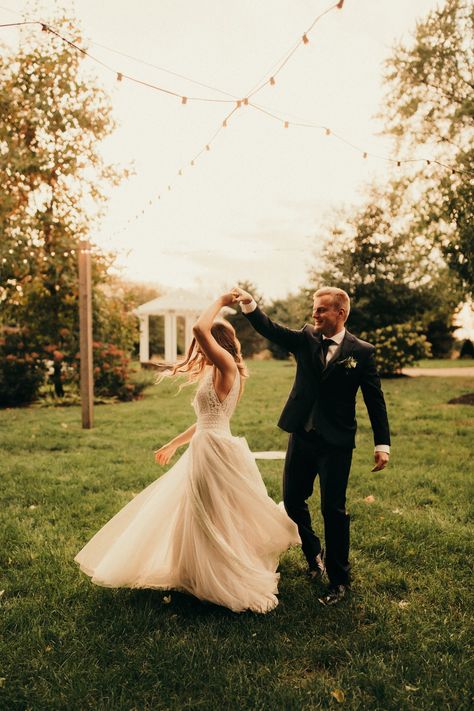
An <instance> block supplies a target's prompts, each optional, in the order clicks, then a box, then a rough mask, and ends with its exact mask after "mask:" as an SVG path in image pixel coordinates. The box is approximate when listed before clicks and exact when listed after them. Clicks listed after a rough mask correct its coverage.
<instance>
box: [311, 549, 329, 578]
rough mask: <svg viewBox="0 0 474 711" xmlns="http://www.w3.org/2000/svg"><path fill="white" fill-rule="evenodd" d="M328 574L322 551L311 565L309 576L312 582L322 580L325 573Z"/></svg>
mask: <svg viewBox="0 0 474 711" xmlns="http://www.w3.org/2000/svg"><path fill="white" fill-rule="evenodd" d="M325 572H326V567H325V565H324V561H323V555H322V551H321V553H318V555H317V556H316V558H313V560H312V561H311V562H310V563H309V568H308V575H309V577H310V578H311V580H321V579H322V577H323V575H324V573H325Z"/></svg>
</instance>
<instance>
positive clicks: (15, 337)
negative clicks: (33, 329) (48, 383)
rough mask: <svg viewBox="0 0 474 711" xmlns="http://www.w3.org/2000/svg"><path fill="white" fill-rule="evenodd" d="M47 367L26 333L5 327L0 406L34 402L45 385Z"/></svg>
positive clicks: (0, 346)
mask: <svg viewBox="0 0 474 711" xmlns="http://www.w3.org/2000/svg"><path fill="white" fill-rule="evenodd" d="M45 372H46V366H45V363H44V361H43V359H42V357H41V356H40V354H39V353H37V352H36V351H35V350H34V347H33V346H32V345H31V344H30V342H29V332H28V330H27V329H20V328H8V327H4V328H2V331H1V337H0V406H2V407H6V406H12V405H21V404H24V403H29V402H32V401H33V400H36V398H37V397H38V391H39V389H40V387H41V385H42V383H43V381H44V377H45Z"/></svg>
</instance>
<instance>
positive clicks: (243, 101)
mask: <svg viewBox="0 0 474 711" xmlns="http://www.w3.org/2000/svg"><path fill="white" fill-rule="evenodd" d="M343 4H344V0H341V2H338V3H337V4H336V5H332V6H331V7H329V8H327V9H326V10H325V11H324V12H322V13H320V14H319V15H318V16H317V17H316V18H315V20H314V21H313V23H312V24H311V26H310V27H309V28H308V30H307V31H306V32H305V33H304V34H303V44H308V42H309V37H308V35H309V33H310V32H311V30H312V29H313V28H314V26H315V24H316V23H317V22H318V21H319V20H320V19H321V18H322V17H323V16H324V15H326V14H327V13H328V12H330V11H331V10H333V9H335V8H337V9H342V7H343ZM15 24H16V25H20V24H38V23H37V22H29V23H26V22H24V23H15ZM39 24H41V26H42V30H44V31H51V32H52V34H55V35H56V36H57V37H59V38H60V39H62V40H63V41H65V42H66V43H67V44H69V45H70V46H72V47H74V48H75V49H76V50H78V51H80V52H81V53H83V54H85V55H87V56H89V57H90V58H91V59H93V60H94V61H96V62H98V63H99V64H101V65H103V66H104V67H106V68H107V69H110V67H108V66H107V65H105V64H104V63H103V62H101V61H100V60H97V59H95V58H94V57H91V55H89V54H88V53H87V52H86V51H85V50H83V49H82V48H80V47H78V46H77V45H75V44H74V43H73V42H70V41H69V40H67V39H66V38H64V37H62V35H60V34H59V33H57V32H56V31H55V30H53V29H52V28H50V27H49V26H48V25H47V24H46V23H39ZM4 26H7V25H0V27H4ZM8 26H13V25H8ZM298 46H301V40H299V41H298V43H297V45H296V46H295V47H293V48H292V49H291V51H290V52H289V54H287V56H286V57H285V58H284V60H283V61H282V62H281V63H280V64H279V66H278V68H277V69H276V71H274V72H273V73H272V75H271V76H270V77H269V78H268V79H267V80H266V81H264V82H263V84H261V85H260V86H258V87H257V88H256V89H254V90H253V91H252V92H250V93H249V94H248V96H247V97H245V98H244V99H238V100H236V101H235V107H234V109H233V110H232V111H231V112H230V114H229V115H228V116H226V117H225V118H224V120H223V121H222V124H221V126H220V127H219V128H218V129H217V131H216V132H215V134H214V136H213V138H212V139H211V141H212V140H214V138H215V137H216V135H217V134H218V133H219V131H220V130H221V129H222V128H226V127H227V125H228V119H229V118H230V116H231V115H232V114H233V112H234V111H235V110H236V109H237V108H240V107H241V105H242V104H244V105H245V106H247V105H249V104H250V105H251V106H252V107H253V108H254V109H257V110H259V111H263V113H266V114H267V115H268V116H272V117H273V118H277V117H276V116H275V115H274V114H272V113H271V112H268V111H266V110H264V109H263V108H262V107H259V106H258V105H257V104H254V103H251V102H250V101H249V98H250V97H251V96H253V95H255V93H257V92H258V91H260V89H262V88H263V87H264V86H266V85H267V84H269V85H271V86H274V85H275V83H276V82H275V76H276V75H277V74H278V73H279V72H280V71H281V70H282V69H283V67H284V66H285V65H286V63H287V62H288V61H289V59H290V58H291V56H292V55H293V54H294V52H295V51H296V49H297V47H298ZM112 51H114V50H112ZM117 53H118V54H120V52H117ZM137 61H140V60H137ZM116 75H117V80H118V81H122V80H123V78H124V76H126V75H124V74H123V73H121V72H117V73H116ZM127 78H128V79H130V80H131V81H136V82H137V83H140V84H142V85H144V86H148V87H150V88H154V89H158V90H162V89H161V87H157V86H156V85H153V84H150V83H148V82H142V81H140V80H138V79H135V78H134V77H128V76H127ZM183 78H186V77H183ZM189 81H192V80H189ZM207 88H213V87H207ZM163 91H164V92H165V93H168V94H172V95H175V96H177V97H178V98H180V99H181V103H182V104H186V103H187V101H188V99H189V100H203V101H205V100H208V99H202V98H199V97H186V96H182V95H180V94H178V93H175V92H172V91H168V90H164V89H163ZM219 91H220V90H219ZM223 93H226V94H228V92H223ZM228 95H229V96H231V95H230V94H228ZM214 101H218V102H219V103H230V102H228V101H225V102H224V101H222V100H221V101H219V100H214ZM279 120H281V119H279ZM290 123H291V125H294V126H305V127H310V128H316V127H317V126H315V125H314V124H310V123H309V122H308V123H297V122H293V121H291V122H290V121H289V120H284V122H283V125H284V127H285V128H289V126H290ZM319 128H324V131H325V133H326V135H328V136H329V135H334V137H335V138H337V139H339V140H340V141H342V142H344V143H346V144H347V145H349V146H351V147H352V148H354V149H355V150H359V151H360V152H361V153H362V156H363V158H364V159H366V158H367V157H368V155H369V153H368V152H367V151H362V150H361V149H359V148H358V147H357V146H354V145H353V144H352V143H350V142H349V141H347V140H346V139H344V138H343V137H342V136H338V135H337V134H334V133H332V131H331V129H330V128H328V127H319ZM210 143H211V142H209V143H208V144H206V145H205V147H204V148H203V149H202V150H201V151H200V152H199V153H198V155H197V156H195V158H193V159H192V160H191V163H190V164H191V165H195V160H196V159H197V157H199V156H200V155H201V153H202V152H204V151H209V150H210ZM370 155H374V157H378V158H381V159H383V160H386V161H391V162H396V164H397V166H398V167H400V165H401V163H402V162H404V163H408V162H414V161H415V160H420V159H407V160H404V161H402V160H395V159H392V158H387V157H384V156H375V154H370ZM433 162H434V163H437V164H438V165H440V166H443V167H448V166H444V164H442V163H440V162H439V161H433ZM426 163H427V165H431V161H429V160H427V161H426ZM456 172H468V171H456V169H454V168H452V173H453V174H455V173H456ZM182 174H183V173H182V169H180V170H179V172H178V175H182ZM170 190H171V185H168V191H170ZM160 197H161V196H160V195H157V197H156V198H155V199H158V200H159V199H160ZM152 203H153V200H149V201H148V204H149V205H151V204H152ZM143 213H144V210H142V211H141V212H140V214H143ZM134 219H137V216H135V218H134ZM131 221H132V219H129V220H128V221H127V224H130V222H131ZM124 229H126V228H124ZM115 234H117V233H115Z"/></svg>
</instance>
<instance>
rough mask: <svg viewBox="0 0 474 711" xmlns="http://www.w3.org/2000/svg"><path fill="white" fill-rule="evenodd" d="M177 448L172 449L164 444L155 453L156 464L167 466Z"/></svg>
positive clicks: (171, 446) (169, 445)
mask: <svg viewBox="0 0 474 711" xmlns="http://www.w3.org/2000/svg"><path fill="white" fill-rule="evenodd" d="M176 449H177V447H173V445H171V444H165V445H164V446H163V447H160V449H157V450H156V451H155V462H156V463H157V464H168V462H169V461H170V459H171V458H172V457H173V455H174V453H175V452H176Z"/></svg>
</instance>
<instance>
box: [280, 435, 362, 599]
mask: <svg viewBox="0 0 474 711" xmlns="http://www.w3.org/2000/svg"><path fill="white" fill-rule="evenodd" d="M352 451H353V450H352V448H342V449H341V448H340V447H336V446H333V445H330V444H328V443H327V442H325V441H324V440H323V439H322V438H321V437H320V436H319V435H318V434H317V433H316V432H315V431H314V430H312V431H311V432H306V431H305V430H304V429H302V430H299V431H298V432H294V433H292V434H290V438H289V442H288V449H287V452H286V460H285V470H284V477H283V500H284V504H285V509H286V511H287V513H288V515H289V516H290V518H291V519H293V521H294V522H295V523H296V524H297V526H298V531H299V534H300V538H301V543H302V548H303V553H304V555H305V557H306V560H307V561H308V563H309V564H310V565H311V563H312V561H313V560H314V558H315V557H316V556H317V555H318V553H320V552H321V541H320V539H319V538H318V536H317V535H316V534H315V532H314V531H313V527H312V523H311V516H310V513H309V509H308V504H307V499H309V497H310V496H311V494H312V493H313V487H314V481H315V479H316V476H318V475H319V487H320V492H321V513H322V515H323V520H324V538H325V565H326V571H327V574H328V577H329V581H330V583H331V584H333V585H340V584H343V585H348V584H349V582H350V580H349V571H350V565H349V525H350V517H349V514H348V513H347V512H346V508H345V506H346V489H347V482H348V479H349V471H350V468H351V462H352Z"/></svg>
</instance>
